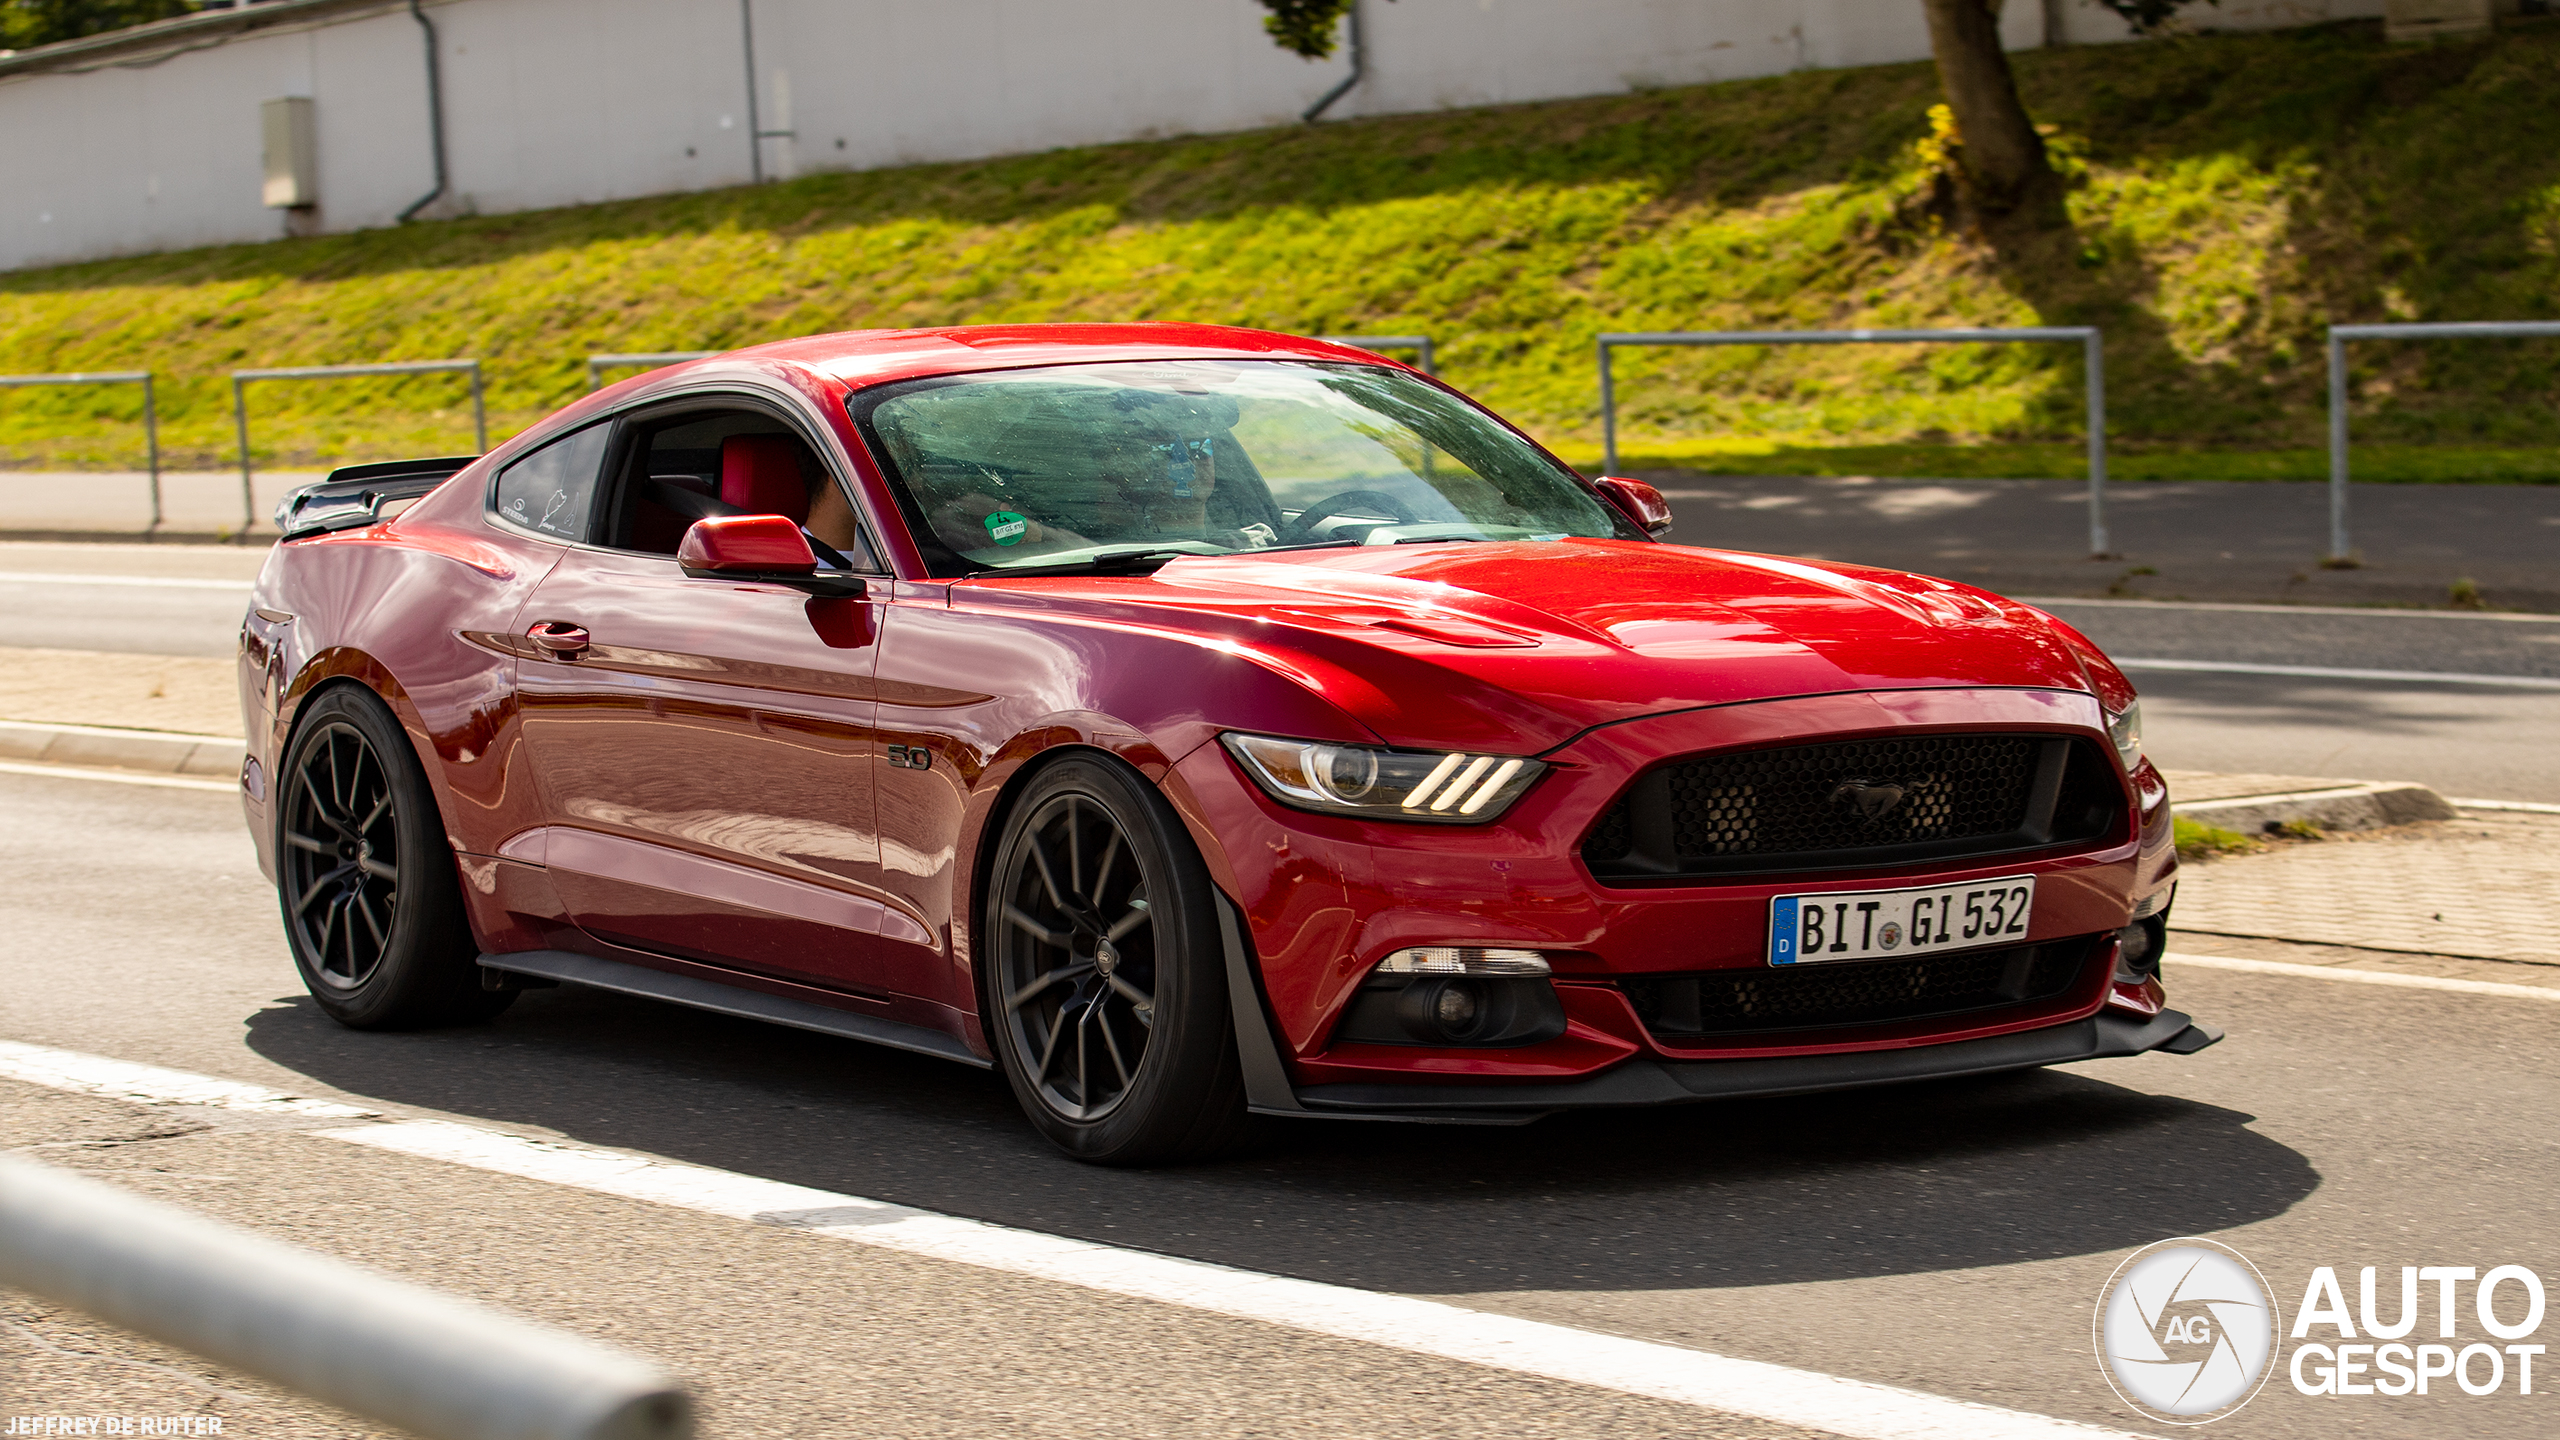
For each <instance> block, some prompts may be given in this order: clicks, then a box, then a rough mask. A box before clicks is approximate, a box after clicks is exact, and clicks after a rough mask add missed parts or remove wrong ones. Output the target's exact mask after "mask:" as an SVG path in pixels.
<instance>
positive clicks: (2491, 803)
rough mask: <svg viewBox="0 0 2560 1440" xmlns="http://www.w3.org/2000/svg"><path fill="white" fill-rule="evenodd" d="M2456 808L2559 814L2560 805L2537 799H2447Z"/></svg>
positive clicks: (2447, 802)
mask: <svg viewBox="0 0 2560 1440" xmlns="http://www.w3.org/2000/svg"><path fill="white" fill-rule="evenodd" d="M2445 803H2446V804H2448V805H2451V806H2452V807H2454V808H2455V809H2457V810H2525V811H2530V812H2532V813H2533V814H2536V815H2560V805H2545V804H2543V803H2542V802H2541V801H2538V800H2447V801H2446V802H2445Z"/></svg>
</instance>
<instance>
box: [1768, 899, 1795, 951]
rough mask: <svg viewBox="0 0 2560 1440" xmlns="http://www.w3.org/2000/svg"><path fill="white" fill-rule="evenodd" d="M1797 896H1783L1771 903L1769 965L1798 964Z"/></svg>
mask: <svg viewBox="0 0 2560 1440" xmlns="http://www.w3.org/2000/svg"><path fill="white" fill-rule="evenodd" d="M1797 898H1798V897H1796V896H1793V895H1781V896H1778V897H1777V898H1776V899H1774V900H1771V901H1770V902H1769V963H1770V964H1772V965H1793V964H1794V963H1796V901H1797Z"/></svg>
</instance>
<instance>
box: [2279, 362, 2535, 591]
mask: <svg viewBox="0 0 2560 1440" xmlns="http://www.w3.org/2000/svg"><path fill="white" fill-rule="evenodd" d="M2538 337H2560V320H2456V321H2444V322H2436V323H2429V322H2424V321H2411V322H2408V323H2402V324H2388V325H2332V326H2330V327H2329V558H2330V559H2331V560H2333V561H2339V562H2352V561H2353V560H2354V558H2355V552H2354V551H2353V550H2352V549H2351V548H2350V547H2349V546H2348V544H2347V342H2348V341H2350V340H2524V339H2532V338H2538Z"/></svg>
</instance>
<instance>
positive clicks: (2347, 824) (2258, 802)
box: [2171, 781, 2456, 835]
mask: <svg viewBox="0 0 2560 1440" xmlns="http://www.w3.org/2000/svg"><path fill="white" fill-rule="evenodd" d="M2171 804H2172V805H2173V807H2174V808H2175V810H2176V811H2177V813H2178V814H2179V815H2182V816H2184V817H2186V818H2187V819H2189V820H2194V821H2197V822H2199V823H2201V824H2206V825H2215V826H2219V827H2221V828H2222V829H2225V830H2237V831H2239V832H2240V833H2241V834H2244V835H2255V834H2261V833H2264V832H2266V831H2268V830H2273V829H2276V828H2278V827H2281V826H2283V825H2286V824H2288V823H2291V822H2293V821H2297V820H2299V821H2308V822H2309V823H2311V824H2313V825H2317V826H2319V827H2320V828H2321V829H2323V830H2379V829H2382V828H2384V827H2385V826H2390V825H2413V824H2416V823H2417V822H2419V821H2422V820H2451V819H2453V818H2454V816H2455V814H2456V811H2455V810H2454V807H2453V804H2452V802H2451V801H2448V800H2446V799H2445V798H2444V797H2443V796H2442V795H2439V794H2437V793H2436V792H2435V791H2433V790H2431V789H2429V788H2427V787H2426V786H2424V785H2415V784H2410V783H2408V782H2405V781H2399V782H2370V781H2368V782H2361V783H2357V784H2351V785H2340V786H2337V787H2335V788H2333V789H2324V790H2297V791H2293V792H2291V793H2289V794H2281V795H2238V796H2232V797H2230V798H2227V799H2221V800H2199V801H2196V802H2194V803H2193V804H2180V803H2178V802H2176V801H2175V800H2174V799H2173V800H2172V801H2171Z"/></svg>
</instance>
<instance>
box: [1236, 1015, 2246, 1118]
mask: <svg viewBox="0 0 2560 1440" xmlns="http://www.w3.org/2000/svg"><path fill="white" fill-rule="evenodd" d="M2221 1038H2222V1032H2221V1031H2220V1030H2217V1029H2215V1028H2214V1027H2212V1026H2210V1025H2200V1024H2197V1023H2196V1022H2195V1021H2194V1020H2193V1019H2191V1018H2189V1017H2188V1016H2186V1015H2184V1014H2181V1013H2179V1012H2178V1011H2175V1010H2163V1011H2161V1012H2160V1013H2159V1014H2157V1015H2154V1016H2151V1017H2150V1018H2148V1019H2140V1018H2136V1017H2134V1016H2129V1015H2117V1014H2113V1013H2110V1012H2106V1011H2101V1012H2099V1013H2098V1014H2096V1015H2092V1016H2090V1017H2088V1018H2087V1019H2084V1020H2072V1021H2068V1022H2066V1023H2064V1024H2060V1025H2051V1026H2047V1027H2045V1028H2044V1029H2041V1030H2022V1031H2019V1032H2017V1033H2015V1034H2011V1035H1993V1036H1989V1037H1986V1038H1984V1039H1980V1040H1956V1041H1950V1042H1948V1043H1946V1044H1943V1045H1915V1046H1911V1047H1908V1048H1905V1049H1897V1050H1861V1051H1853V1052H1849V1053H1845V1054H1833V1055H1786V1056H1776V1057H1772V1058H1769V1059H1765V1060H1631V1061H1628V1062H1627V1063H1625V1064H1623V1065H1620V1066H1618V1067H1617V1068H1616V1069H1613V1070H1611V1071H1609V1072H1608V1073H1607V1074H1604V1075H1597V1076H1594V1077H1592V1078H1591V1079H1589V1080H1577V1081H1574V1082H1572V1083H1570V1084H1563V1085H1378V1084H1350V1085H1316V1086H1310V1087H1308V1088H1306V1089H1303V1090H1299V1091H1297V1092H1296V1099H1297V1103H1298V1106H1299V1107H1300V1108H1297V1109H1293V1110H1290V1109H1281V1108H1279V1107H1276V1106H1273V1107H1265V1106H1261V1105H1256V1106H1254V1107H1253V1108H1254V1110H1255V1111H1256V1112H1257V1113H1260V1114H1268V1115H1295V1116H1298V1117H1300V1118H1308V1117H1326V1118H1332V1119H1342V1120H1405V1121H1418V1122H1422V1123H1425V1124H1430V1123H1439V1124H1460V1125H1468V1124H1473V1125H1503V1124H1513V1125H1520V1124H1527V1123H1528V1122H1529V1121H1532V1120H1536V1119H1538V1118H1540V1117H1542V1116H1546V1115H1552V1114H1554V1113H1555V1112H1557V1111H1559V1110H1597V1109H1624V1108H1628V1107H1633V1106H1643V1105H1680V1104H1687V1103H1691V1102H1694V1101H1700V1100H1737V1099H1744V1098H1751V1097H1770V1096H1779V1095H1818V1094H1822V1093H1824V1092H1826V1091H1832V1090H1857V1089H1863V1088H1865V1087H1867V1086H1871V1085H1900V1084H1905V1083H1908V1082H1910V1081H1914V1080H1945V1079H1952V1078H1954V1077H1957V1076H1964V1075H1996V1074H1998V1073H2000V1072H2002V1071H2004V1070H2032V1069H2035V1068H2036V1067H2038V1066H2043V1065H2067V1064H2069V1063H2071V1062H2072V1061H2075V1060H2104V1059H2110V1058H2115V1057H2121V1056H2127V1055H2140V1054H2143V1053H2145V1052H2147V1051H2152V1050H2161V1051H2166V1052H2167V1053H2169V1054H2172V1055H2192V1054H2194V1053H2196V1052H2197V1051H2199V1050H2202V1049H2204V1048H2205V1047H2206V1046H2208V1045H2211V1044H2213V1043H2215V1042H2216V1041H2219V1040H2220V1039H2221Z"/></svg>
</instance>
